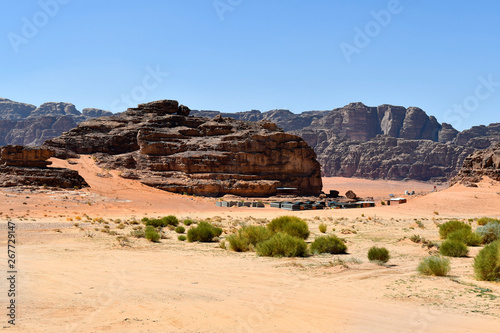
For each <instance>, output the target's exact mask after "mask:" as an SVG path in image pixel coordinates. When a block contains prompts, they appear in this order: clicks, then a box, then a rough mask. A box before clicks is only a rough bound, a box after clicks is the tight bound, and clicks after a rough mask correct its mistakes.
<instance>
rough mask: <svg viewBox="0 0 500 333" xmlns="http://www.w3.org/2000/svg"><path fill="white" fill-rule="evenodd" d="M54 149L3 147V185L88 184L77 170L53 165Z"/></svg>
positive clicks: (0, 178) (0, 160)
mask: <svg viewBox="0 0 500 333" xmlns="http://www.w3.org/2000/svg"><path fill="white" fill-rule="evenodd" d="M52 155H53V152H52V151H50V150H49V149H46V148H35V147H23V146H4V147H1V148H0V187H13V186H48V187H58V188H74V187H78V188H81V187H85V186H88V185H87V183H86V182H85V180H84V179H83V178H82V177H81V176H80V175H79V174H78V172H77V171H73V170H69V169H62V168H49V167H48V166H49V165H50V164H51V162H50V161H48V159H49V158H50V157H52Z"/></svg>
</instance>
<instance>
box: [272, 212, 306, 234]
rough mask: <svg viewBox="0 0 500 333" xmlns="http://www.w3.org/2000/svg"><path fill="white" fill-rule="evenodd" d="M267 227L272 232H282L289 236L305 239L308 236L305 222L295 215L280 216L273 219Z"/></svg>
mask: <svg viewBox="0 0 500 333" xmlns="http://www.w3.org/2000/svg"><path fill="white" fill-rule="evenodd" d="M267 227H268V228H269V230H271V232H272V233H278V232H284V233H287V234H289V235H290V236H294V237H299V238H302V239H306V238H307V237H309V227H308V226H307V223H306V222H305V221H304V220H302V219H301V218H298V217H296V216H281V217H277V218H275V219H273V220H272V221H271V222H270V223H269V224H268V225H267Z"/></svg>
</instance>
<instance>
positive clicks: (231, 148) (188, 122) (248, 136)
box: [44, 100, 322, 197]
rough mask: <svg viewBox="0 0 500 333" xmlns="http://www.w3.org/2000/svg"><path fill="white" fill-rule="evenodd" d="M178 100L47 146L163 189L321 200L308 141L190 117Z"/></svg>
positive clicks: (96, 124) (87, 126)
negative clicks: (289, 191) (286, 193)
mask: <svg viewBox="0 0 500 333" xmlns="http://www.w3.org/2000/svg"><path fill="white" fill-rule="evenodd" d="M189 113H190V110H189V108H187V107H186V106H183V105H178V102H177V101H171V100H164V101H156V102H151V103H147V104H141V105H139V107H138V108H134V109H128V110H127V111H125V112H123V113H121V114H120V115H115V116H111V117H102V118H97V119H93V120H89V121H86V122H83V123H81V124H79V125H78V127H76V128H75V129H73V130H71V131H69V132H67V133H65V134H63V135H62V136H60V137H57V138H54V139H52V140H48V141H46V142H45V144H44V146H45V147H47V148H50V149H52V150H55V151H56V154H57V156H59V157H69V156H75V155H76V154H94V156H96V158H97V160H98V162H99V163H100V165H101V166H102V167H108V168H113V169H121V170H122V171H123V172H122V174H121V176H122V177H124V178H133V179H138V180H140V181H141V182H142V183H143V184H146V185H149V186H154V187H157V188H160V189H163V190H167V191H172V192H178V193H188V194H196V195H208V196H220V195H225V194H234V195H240V196H246V197H259V196H269V195H274V194H275V193H276V189H277V188H280V187H293V188H297V191H298V193H300V194H304V195H309V194H311V195H317V194H319V193H320V191H321V188H322V182H321V172H320V165H319V163H318V162H317V160H316V154H315V153H314V151H313V149H312V148H311V147H309V146H308V145H307V143H306V142H305V141H304V140H302V139H301V138H300V137H298V136H295V135H293V134H289V133H285V132H283V130H281V129H279V128H278V127H277V126H276V125H275V124H274V123H270V122H267V121H260V122H244V121H238V120H234V119H231V118H222V117H220V116H218V117H215V118H214V119H208V118H203V117H192V116H188V115H189Z"/></svg>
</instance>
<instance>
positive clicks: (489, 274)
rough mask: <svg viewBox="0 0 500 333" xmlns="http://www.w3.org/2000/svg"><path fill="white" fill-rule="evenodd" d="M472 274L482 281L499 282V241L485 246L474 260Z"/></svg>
mask: <svg viewBox="0 0 500 333" xmlns="http://www.w3.org/2000/svg"><path fill="white" fill-rule="evenodd" d="M474 273H475V274H476V278H477V279H478V280H482V281H500V240H497V241H494V242H492V243H490V244H488V245H486V246H485V247H484V248H483V249H482V250H481V251H479V253H478V254H477V256H476V258H474Z"/></svg>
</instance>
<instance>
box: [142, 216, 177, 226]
mask: <svg viewBox="0 0 500 333" xmlns="http://www.w3.org/2000/svg"><path fill="white" fill-rule="evenodd" d="M142 221H143V222H145V223H146V225H149V226H152V227H155V228H163V227H166V226H173V227H176V226H178V225H179V220H178V219H177V217H175V216H173V215H169V216H165V217H162V218H161V219H148V218H143V219H142Z"/></svg>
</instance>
